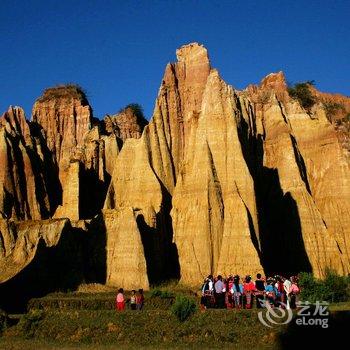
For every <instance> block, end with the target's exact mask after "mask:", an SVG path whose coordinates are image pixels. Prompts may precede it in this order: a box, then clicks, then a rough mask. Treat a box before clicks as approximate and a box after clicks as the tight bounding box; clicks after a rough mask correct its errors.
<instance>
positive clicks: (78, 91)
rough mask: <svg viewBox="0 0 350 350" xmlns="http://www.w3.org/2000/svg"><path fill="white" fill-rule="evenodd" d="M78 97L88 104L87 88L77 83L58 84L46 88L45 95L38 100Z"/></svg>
mask: <svg viewBox="0 0 350 350" xmlns="http://www.w3.org/2000/svg"><path fill="white" fill-rule="evenodd" d="M72 98H73V99H78V100H80V101H82V103H83V104H88V99H87V95H86V92H85V90H84V89H83V88H82V87H81V86H79V85H77V84H64V85H57V86H54V87H51V88H47V89H45V90H44V93H43V95H42V96H41V97H40V98H39V99H38V100H37V101H39V102H46V101H50V100H55V99H72Z"/></svg>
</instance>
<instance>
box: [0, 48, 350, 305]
mask: <svg viewBox="0 0 350 350" xmlns="http://www.w3.org/2000/svg"><path fill="white" fill-rule="evenodd" d="M177 60H178V61H177V62H176V63H170V64H168V65H167V66H166V69H165V74H164V78H163V80H162V82H161V87H160V90H159V94H158V97H157V100H156V103H155V108H154V114H153V117H152V119H151V120H150V122H149V123H148V122H147V121H146V120H145V119H143V118H140V116H138V115H135V113H134V112H133V110H132V109H126V110H124V111H123V112H121V113H119V114H117V115H112V116H106V117H105V118H104V120H98V119H96V118H94V117H93V113H92V109H91V107H90V105H89V104H88V101H87V99H86V97H85V95H84V94H83V93H82V92H81V91H80V90H79V89H78V88H77V87H74V86H61V87H56V88H52V89H47V90H46V91H45V93H44V94H43V96H42V97H40V98H39V99H37V101H36V102H35V104H34V107H33V111H32V118H31V121H27V120H26V119H25V116H24V112H23V110H22V109H21V108H19V107H10V108H9V110H8V111H7V112H5V113H4V114H3V116H2V117H1V118H0V164H1V167H0V217H2V219H0V267H1V269H0V290H1V291H2V292H3V293H4V294H3V295H11V298H12V300H14V299H16V295H18V299H17V300H19V299H21V297H20V296H21V295H22V296H23V295H26V297H27V298H29V297H30V296H36V295H42V294H45V293H48V292H50V291H53V290H62V289H64V288H70V289H72V288H76V287H77V286H78V285H79V284H80V283H89V282H98V283H106V284H110V285H115V286H122V287H124V288H126V289H128V288H144V289H147V288H148V287H149V285H150V284H153V283H157V282H160V281H164V280H167V279H181V281H182V282H183V283H185V284H188V285H197V284H198V283H200V281H201V280H202V279H203V277H204V276H206V275H208V274H209V273H212V274H219V273H220V274H223V275H225V274H229V273H238V274H246V273H250V274H254V273H257V272H263V271H265V272H267V273H273V272H276V273H285V274H289V273H296V272H299V271H312V272H313V273H314V274H315V275H316V276H319V277H322V276H323V275H324V274H325V271H326V270H327V269H333V270H335V271H336V272H337V273H340V274H347V273H349V272H350V271H349V270H350V263H349V259H350V232H349V231H350V215H349V214H350V186H349V179H350V176H349V175H350V171H349V170H350V169H349V160H348V159H349V158H348V157H347V155H346V154H345V152H344V149H343V148H342V147H341V145H340V144H339V140H338V138H337V135H336V133H335V131H334V128H333V127H332V125H331V124H330V123H329V122H328V120H327V118H326V116H325V113H324V111H323V109H322V107H321V106H319V105H315V106H314V107H313V109H312V111H311V112H310V111H308V112H306V111H305V110H304V109H303V108H302V107H301V106H300V105H299V103H298V102H296V101H294V100H292V99H290V97H289V95H288V93H287V88H286V82H285V79H284V76H283V73H282V72H279V73H276V74H269V75H268V76H267V77H266V78H264V79H263V81H262V82H261V84H260V85H259V86H254V85H251V86H249V87H248V88H247V89H245V90H243V91H237V90H235V89H234V88H232V87H231V86H230V85H228V84H226V83H225V82H224V81H223V80H222V78H221V77H220V75H219V73H218V71H217V70H215V69H213V68H212V67H211V66H210V62H209V58H208V54H207V50H206V49H205V48H204V47H203V46H202V45H199V44H197V43H193V44H189V45H185V46H183V47H181V48H180V49H178V50H177ZM6 293H7V294H6ZM16 293H17V294H16ZM4 300H6V302H8V300H7V299H6V298H4ZM0 306H1V305H0Z"/></svg>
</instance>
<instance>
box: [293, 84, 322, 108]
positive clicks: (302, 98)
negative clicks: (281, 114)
mask: <svg viewBox="0 0 350 350" xmlns="http://www.w3.org/2000/svg"><path fill="white" fill-rule="evenodd" d="M312 85H315V81H314V80H309V81H305V82H302V83H296V84H294V85H290V86H289V87H288V93H289V96H290V97H291V98H293V99H295V100H297V101H299V103H300V105H301V106H302V107H303V108H305V109H306V110H307V111H309V110H310V109H311V107H312V106H313V105H314V104H315V103H316V99H315V97H314V96H313V95H312V92H311V90H310V86H312Z"/></svg>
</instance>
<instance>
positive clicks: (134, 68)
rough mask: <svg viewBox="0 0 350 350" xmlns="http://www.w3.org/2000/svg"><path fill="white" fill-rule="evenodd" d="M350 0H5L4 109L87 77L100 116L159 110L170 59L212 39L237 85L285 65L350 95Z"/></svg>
mask: <svg viewBox="0 0 350 350" xmlns="http://www.w3.org/2000/svg"><path fill="white" fill-rule="evenodd" d="M349 18H350V1H348V0H347V1H337V0H335V1H334V0H333V1H327V0H319V1H313V0H308V1H306V0H305V1H298V0H294V1H273V0H271V1H263V0H261V1H248V0H246V1H234V0H231V1H223V0H221V1H204V0H203V1H181V0H174V1H166V0H164V1H150V0H149V1H146V0H144V1H126V0H123V1H121V0H120V1H103V0H101V1H89V0H85V1H83V0H81V1H78V0H76V1H68V0H67V1H65V0H60V1H53V0H42V1H39V0H27V1H26V0H23V1H16V0H1V1H0V48H1V51H0V52H1V54H0V81H1V88H0V114H1V113H2V112H3V111H5V110H6V109H7V108H8V106H9V105H11V104H12V105H19V106H22V107H23V108H24V109H25V111H26V115H27V118H30V115H31V108H32V105H33V103H34V101H35V99H36V98H37V97H39V96H40V95H41V93H42V91H43V89H45V88H46V87H50V86H53V85H56V84H59V83H67V82H74V83H78V84H80V85H81V86H82V87H83V88H85V90H86V91H87V93H88V97H89V101H90V104H91V105H92V107H93V109H94V114H95V116H97V117H102V116H103V115H104V114H106V113H114V112H116V111H118V110H119V109H120V108H121V107H123V106H124V105H126V104H128V103H131V102H137V103H140V104H141V105H142V106H143V107H144V110H145V114H146V115H147V117H150V116H151V115H152V112H153V107H154V101H155V98H156V96H157V92H158V88H159V85H160V82H161V78H162V76H163V73H164V68H165V65H166V63H167V62H169V61H174V60H175V50H176V48H178V47H180V46H181V45H183V44H186V43H189V42H192V41H198V42H200V43H202V44H204V45H205V46H206V47H207V49H208V51H209V55H210V59H211V62H212V65H213V67H215V68H218V70H219V71H220V73H221V75H222V77H223V78H224V79H225V80H226V81H227V82H228V83H230V84H232V85H233V86H234V87H236V88H238V89H242V88H244V87H246V86H247V85H248V84H250V83H257V82H259V81H260V80H261V79H262V78H263V77H264V76H265V75H267V74H268V73H270V72H275V71H279V70H283V71H284V72H285V73H286V76H287V79H288V81H291V82H296V81H304V80H315V81H316V86H317V87H318V88H319V89H320V90H322V91H330V92H340V93H343V94H345V95H350V84H349V82H350V79H349V78H350V25H349Z"/></svg>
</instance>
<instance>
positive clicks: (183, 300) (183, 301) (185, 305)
mask: <svg viewBox="0 0 350 350" xmlns="http://www.w3.org/2000/svg"><path fill="white" fill-rule="evenodd" d="M196 310H197V304H196V302H195V300H193V298H189V297H186V296H183V295H178V296H177V297H176V300H175V303H174V304H173V305H172V307H171V312H172V313H173V314H174V315H175V316H176V317H177V318H178V320H179V321H181V322H183V321H186V320H187V319H188V318H189V317H190V316H192V315H193V314H194V313H195V312H196Z"/></svg>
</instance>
